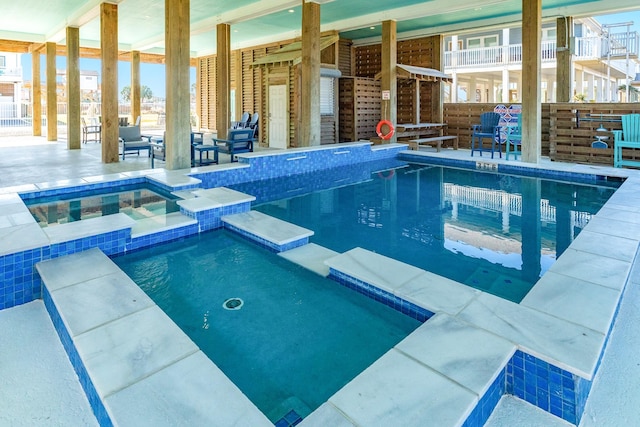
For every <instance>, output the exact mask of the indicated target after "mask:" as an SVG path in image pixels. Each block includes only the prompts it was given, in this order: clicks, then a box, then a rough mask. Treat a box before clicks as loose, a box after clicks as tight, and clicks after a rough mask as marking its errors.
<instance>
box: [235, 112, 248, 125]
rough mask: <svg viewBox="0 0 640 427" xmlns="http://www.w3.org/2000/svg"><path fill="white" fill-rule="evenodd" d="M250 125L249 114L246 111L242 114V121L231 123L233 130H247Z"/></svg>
mask: <svg viewBox="0 0 640 427" xmlns="http://www.w3.org/2000/svg"><path fill="white" fill-rule="evenodd" d="M248 124H249V113H248V112H246V111H245V112H244V113H242V117H241V118H240V120H238V121H237V122H231V129H241V128H246V127H247V125H248Z"/></svg>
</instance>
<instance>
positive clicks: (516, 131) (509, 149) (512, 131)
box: [504, 114, 522, 160]
mask: <svg viewBox="0 0 640 427" xmlns="http://www.w3.org/2000/svg"><path fill="white" fill-rule="evenodd" d="M504 145H505V152H506V155H505V158H506V159H507V160H509V156H510V155H512V154H513V156H514V158H515V159H516V160H518V155H522V114H518V124H517V125H508V126H507V133H506V137H505V140H504Z"/></svg>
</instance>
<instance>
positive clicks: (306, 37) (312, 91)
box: [299, 2, 321, 147]
mask: <svg viewBox="0 0 640 427" xmlns="http://www.w3.org/2000/svg"><path fill="white" fill-rule="evenodd" d="M300 67H301V81H302V87H301V88H300V103H301V105H300V107H301V108H300V115H301V117H300V141H299V145H300V147H313V146H319V145H320V132H321V119H320V5H319V4H318V3H312V2H304V3H303V4H302V63H301V64H300Z"/></svg>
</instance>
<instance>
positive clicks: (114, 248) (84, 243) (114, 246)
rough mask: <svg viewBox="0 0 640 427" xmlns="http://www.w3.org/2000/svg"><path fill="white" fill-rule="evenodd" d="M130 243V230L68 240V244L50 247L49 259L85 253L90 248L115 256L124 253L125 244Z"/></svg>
mask: <svg viewBox="0 0 640 427" xmlns="http://www.w3.org/2000/svg"><path fill="white" fill-rule="evenodd" d="M130 241H131V229H130V228H124V229H122V230H116V231H110V232H108V233H102V234H96V235H95V236H90V237H84V238H82V239H76V240H70V241H68V242H62V243H56V244H53V245H51V247H50V250H51V252H50V256H49V258H57V257H61V256H64V255H70V254H74V253H76V252H82V251H86V250H87V249H91V248H96V247H97V248H100V250H102V252H104V253H105V254H106V255H116V254H119V253H122V252H124V251H125V249H126V247H127V244H128V243H129V242H130Z"/></svg>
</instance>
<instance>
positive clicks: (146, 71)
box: [21, 54, 196, 98]
mask: <svg viewBox="0 0 640 427" xmlns="http://www.w3.org/2000/svg"><path fill="white" fill-rule="evenodd" d="M21 59H22V76H23V78H24V80H26V81H30V80H31V55H30V54H24V55H22V58H21ZM66 62H67V60H66V58H65V57H64V56H58V57H57V58H56V68H57V69H58V70H61V69H62V70H64V69H66ZM45 67H46V61H45V58H44V57H43V58H42V59H41V61H40V68H41V69H40V76H41V77H42V79H43V80H44V79H45V77H44V76H46V70H45ZM80 70H82V71H97V72H98V76H99V75H100V73H101V66H100V60H98V59H89V58H80ZM189 74H190V76H191V78H190V80H191V81H190V84H189V86H191V85H192V84H194V83H195V82H196V69H195V67H191V69H190V73H189ZM140 84H141V85H142V86H148V87H149V88H150V89H151V92H152V93H153V96H154V97H159V98H164V97H165V94H166V86H165V69H164V64H147V63H143V62H141V63H140ZM125 86H131V62H128V61H120V62H118V93H120V91H122V88H123V87H125Z"/></svg>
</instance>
